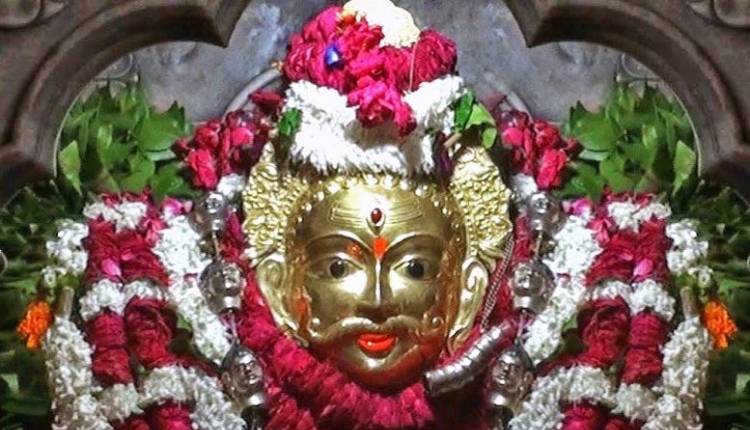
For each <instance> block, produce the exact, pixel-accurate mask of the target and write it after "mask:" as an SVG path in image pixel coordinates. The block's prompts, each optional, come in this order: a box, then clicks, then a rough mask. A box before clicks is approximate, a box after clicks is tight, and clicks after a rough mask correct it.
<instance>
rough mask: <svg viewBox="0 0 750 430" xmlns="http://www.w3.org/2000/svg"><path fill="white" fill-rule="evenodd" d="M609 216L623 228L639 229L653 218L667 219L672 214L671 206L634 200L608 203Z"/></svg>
mask: <svg viewBox="0 0 750 430" xmlns="http://www.w3.org/2000/svg"><path fill="white" fill-rule="evenodd" d="M607 211H608V213H609V216H611V217H612V219H613V220H614V221H615V224H617V226H618V227H620V228H621V229H623V230H625V229H631V230H636V231H637V230H638V229H639V228H640V226H641V224H642V223H644V222H646V221H650V220H651V219H652V218H657V219H666V218H669V217H670V216H671V215H672V210H671V209H670V207H669V206H667V205H664V204H661V203H658V202H651V203H647V204H645V205H640V204H637V203H633V202H612V203H610V204H608V205H607Z"/></svg>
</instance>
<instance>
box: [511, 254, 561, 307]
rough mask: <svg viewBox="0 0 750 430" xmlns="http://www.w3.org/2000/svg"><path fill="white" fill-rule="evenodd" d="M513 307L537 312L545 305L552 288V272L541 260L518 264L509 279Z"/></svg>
mask: <svg viewBox="0 0 750 430" xmlns="http://www.w3.org/2000/svg"><path fill="white" fill-rule="evenodd" d="M510 288H511V291H513V307H515V308H516V309H517V310H521V311H527V312H531V313H533V314H539V313H540V312H541V311H542V310H544V308H545V306H547V301H548V300H549V296H550V294H551V293H552V290H553V289H554V281H553V277H552V272H551V271H550V270H549V268H548V267H547V266H546V265H544V263H542V262H541V261H538V260H532V261H527V262H525V263H521V264H519V265H518V266H517V267H516V268H515V271H514V272H513V277H512V278H511V279H510Z"/></svg>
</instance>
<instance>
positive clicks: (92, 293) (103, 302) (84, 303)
mask: <svg viewBox="0 0 750 430" xmlns="http://www.w3.org/2000/svg"><path fill="white" fill-rule="evenodd" d="M134 297H140V298H142V299H156V300H165V298H166V294H165V293H164V291H163V290H162V289H161V288H159V287H158V286H157V285H155V284H154V283H153V282H151V281H147V280H138V281H133V282H130V283H128V284H125V285H123V284H121V283H119V282H113V281H110V280H109V279H103V280H101V281H99V282H97V283H95V284H94V285H92V286H91V288H90V289H89V290H88V292H86V294H85V295H84V296H83V297H82V298H81V300H80V301H79V306H80V308H79V312H80V314H81V318H83V320H84V321H88V320H90V319H92V318H94V317H95V316H97V315H98V314H100V313H101V312H103V311H104V310H105V309H109V310H110V311H112V312H114V313H116V314H120V315H121V314H122V313H123V312H124V311H125V306H127V305H128V303H130V300H132V299H133V298H134Z"/></svg>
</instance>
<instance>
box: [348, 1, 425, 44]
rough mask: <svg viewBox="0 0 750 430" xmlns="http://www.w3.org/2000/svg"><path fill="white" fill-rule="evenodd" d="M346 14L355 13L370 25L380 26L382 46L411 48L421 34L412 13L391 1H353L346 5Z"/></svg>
mask: <svg viewBox="0 0 750 430" xmlns="http://www.w3.org/2000/svg"><path fill="white" fill-rule="evenodd" d="M344 12H349V13H355V14H356V15H357V16H358V17H364V18H366V19H367V23H368V24H370V25H377V26H380V27H381V28H382V29H383V36H384V37H383V40H382V41H381V42H380V46H395V47H397V48H405V47H409V46H411V45H413V44H414V43H416V42H417V41H418V40H419V36H420V34H421V31H420V30H419V27H417V25H416V24H415V23H414V18H413V17H412V16H411V13H409V11H407V10H406V9H402V8H400V7H397V6H396V5H395V4H393V2H392V1H390V0H351V1H350V2H348V3H346V4H345V5H344Z"/></svg>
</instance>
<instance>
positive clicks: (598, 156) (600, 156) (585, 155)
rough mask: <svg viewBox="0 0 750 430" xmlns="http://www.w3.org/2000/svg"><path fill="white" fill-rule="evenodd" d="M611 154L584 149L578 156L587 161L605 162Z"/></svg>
mask: <svg viewBox="0 0 750 430" xmlns="http://www.w3.org/2000/svg"><path fill="white" fill-rule="evenodd" d="M609 154H610V153H609V151H591V150H589V149H584V150H583V151H581V153H580V154H578V158H579V159H581V160H587V161H604V160H605V159H607V157H609Z"/></svg>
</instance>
